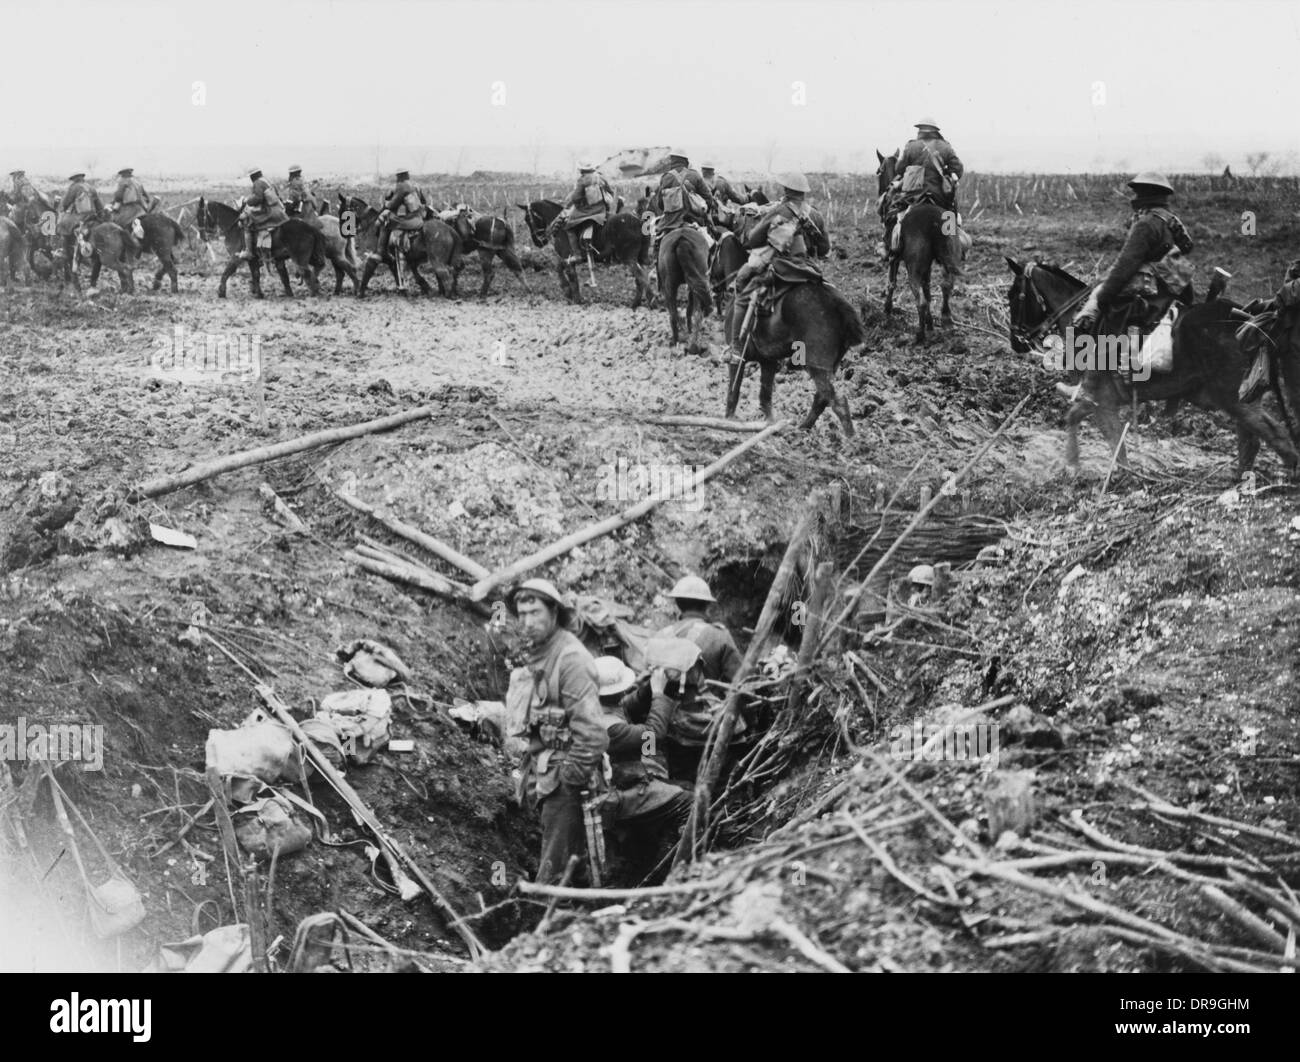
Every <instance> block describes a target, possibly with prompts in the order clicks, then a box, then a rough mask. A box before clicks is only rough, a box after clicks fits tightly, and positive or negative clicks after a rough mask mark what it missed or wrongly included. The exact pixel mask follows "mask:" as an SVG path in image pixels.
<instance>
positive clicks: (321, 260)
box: [308, 226, 325, 269]
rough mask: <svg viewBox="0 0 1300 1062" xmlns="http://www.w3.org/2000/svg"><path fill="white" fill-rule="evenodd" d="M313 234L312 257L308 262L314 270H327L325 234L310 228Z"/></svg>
mask: <svg viewBox="0 0 1300 1062" xmlns="http://www.w3.org/2000/svg"><path fill="white" fill-rule="evenodd" d="M308 229H309V230H310V232H311V257H310V258H309V259H308V261H309V262H310V263H311V266H312V268H313V269H324V268H325V234H324V233H323V232H321V230H320V229H317V228H313V227H311V226H308Z"/></svg>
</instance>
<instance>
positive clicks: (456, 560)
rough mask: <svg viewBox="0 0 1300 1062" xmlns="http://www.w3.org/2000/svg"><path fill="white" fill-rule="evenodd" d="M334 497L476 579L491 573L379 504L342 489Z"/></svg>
mask: <svg viewBox="0 0 1300 1062" xmlns="http://www.w3.org/2000/svg"><path fill="white" fill-rule="evenodd" d="M333 493H334V497H336V498H338V500H339V501H341V502H342V503H343V504H344V505H346V506H347V507H348V508H350V509H355V510H356V511H357V512H359V513H364V514H365V515H366V516H368V517H370V518H371V519H372V520H374V521H375V522H376V523H379V524H383V526H384V527H386V528H388V530H389V531H391V532H392V533H393V534H395V535H397V536H399V537H400V538H404V539H406V540H407V541H408V542H413V543H415V544H416V545H417V546H419V547H420V548H421V549H426V550H428V551H429V552H430V553H432V554H433V555H434V556H435V557H441V558H442V559H443V560H445V561H446V562H447V563H448V564H451V565H454V566H455V567H457V568H459V569H460V570H461V571H463V572H464V573H465V574H466V575H472V576H473V577H474V578H475V579H484V578H486V577H487V576H488V575H489V574H490V573H489V572H488V570H487V569H486V568H484V567H483V565H481V564H479V563H478V562H477V561H474V560H471V559H470V558H469V557H467V556H465V554H463V553H461V552H460V551H459V550H455V549H453V548H452V547H451V546H449V545H447V543H445V542H443V541H442V540H441V539H437V538H434V537H433V536H432V535H429V534H425V533H424V532H423V531H421V530H420V529H419V528H418V527H413V526H412V525H411V524H408V523H406V522H405V521H404V520H399V519H397V517H395V516H390V515H389V514H387V513H385V512H384V511H383V510H381V509H379V508H378V507H377V506H374V505H370V504H369V503H367V502H363V501H362V500H361V499H360V498H356V497H353V496H352V495H351V494H346V493H344V492H343V491H341V490H336V491H334V492H333Z"/></svg>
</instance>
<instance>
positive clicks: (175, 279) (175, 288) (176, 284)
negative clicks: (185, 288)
mask: <svg viewBox="0 0 1300 1062" xmlns="http://www.w3.org/2000/svg"><path fill="white" fill-rule="evenodd" d="M158 257H159V258H162V255H159V256H158ZM164 264H165V265H166V266H167V279H168V280H169V281H171V286H172V294H173V295H177V294H179V293H180V290H181V285H180V275H179V274H178V273H177V272H176V255H175V254H174V253H173V252H172V251H168V252H167V260H166V262H165V263H164Z"/></svg>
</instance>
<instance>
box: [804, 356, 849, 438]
mask: <svg viewBox="0 0 1300 1062" xmlns="http://www.w3.org/2000/svg"><path fill="white" fill-rule="evenodd" d="M808 375H809V376H811V377H812V382H813V387H814V388H816V391H817V393H816V395H815V396H814V397H813V404H812V408H811V409H810V410H808V416H807V417H805V418H804V422H803V423H802V424H801V425H799V426H800V427H801V428H803V429H804V430H805V431H806V430H808V429H809V428H811V427H812V426H813V425H814V424H816V423H817V418H818V417H820V416H821V415H822V412H823V411H824V410H825V409H826V407H827V406H830V408H831V409H833V410H834V411H835V415H836V416H837V417H838V418H839V421H840V426H841V427H842V428H843V429H844V434H845V436H846V437H849V436H852V435H853V417H852V416H851V415H850V413H849V402H848V399H846V398H845V397H844V396H843V395H842V394H839V393H838V392H837V391H836V390H835V380H834V379H833V377H832V375H831V373H830V372H828V371H827V370H825V369H813V368H810V369H809V370H808Z"/></svg>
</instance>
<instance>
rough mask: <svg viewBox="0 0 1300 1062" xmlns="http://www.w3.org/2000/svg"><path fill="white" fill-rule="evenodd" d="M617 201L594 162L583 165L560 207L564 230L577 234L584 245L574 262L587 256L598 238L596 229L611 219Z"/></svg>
mask: <svg viewBox="0 0 1300 1062" xmlns="http://www.w3.org/2000/svg"><path fill="white" fill-rule="evenodd" d="M614 202H615V199H614V189H613V188H611V187H610V184H609V182H608V181H607V180H605V178H604V177H602V176H601V175H600V174H599V173H597V172H596V165H595V163H591V162H584V163H583V164H582V166H581V167H580V172H579V174H578V181H577V183H576V184H575V185H574V186H573V191H572V192H570V193H569V194H568V196H567V197H566V198H565V200H564V202H563V203H562V204H561V206H562V207H563V211H562V213H561V215H560V217H561V218H563V219H564V227H565V229H567V230H568V231H569V232H575V231H576V232H577V233H578V234H579V235H578V239H579V242H580V243H581V244H582V248H581V251H582V253H581V254H574V255H573V256H572V258H571V259H570V260H571V261H575V260H576V261H580V260H581V259H582V258H584V257H586V253H587V251H588V250H589V249H590V245H591V241H592V239H593V238H594V236H595V228H596V227H597V226H600V225H603V224H605V222H606V221H608V220H609V216H610V214H612V213H613V211H614ZM574 250H575V251H577V250H579V248H574Z"/></svg>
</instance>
